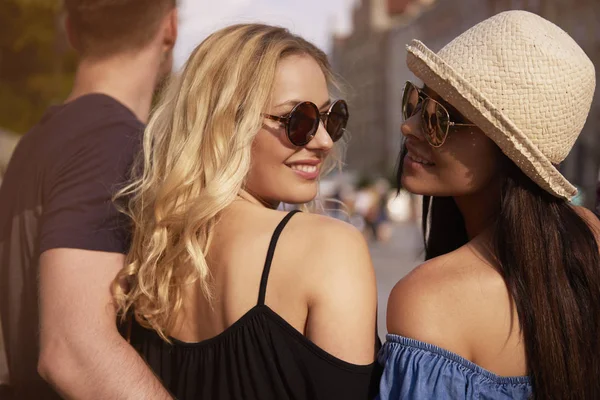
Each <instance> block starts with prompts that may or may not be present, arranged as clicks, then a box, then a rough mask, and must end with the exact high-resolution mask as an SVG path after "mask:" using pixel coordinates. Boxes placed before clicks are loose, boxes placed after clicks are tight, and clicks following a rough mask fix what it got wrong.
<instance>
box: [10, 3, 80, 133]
mask: <svg viewBox="0 0 600 400" xmlns="http://www.w3.org/2000/svg"><path fill="white" fill-rule="evenodd" d="M75 60H76V55H75V53H74V52H73V51H72V50H71V49H70V48H69V46H68V43H67V40H66V36H65V33H64V28H63V13H62V1H61V0H1V1H0V126H1V127H3V128H6V129H8V130H11V131H13V132H18V133H24V132H26V131H27V130H28V129H29V128H30V127H31V126H32V125H33V124H35V123H36V122H37V121H38V120H39V119H40V117H41V116H42V115H43V113H44V110H45V109H46V108H47V107H48V106H49V105H52V104H57V103H60V102H62V101H63V100H64V98H65V97H66V96H67V95H68V93H69V90H70V87H71V85H72V82H73V76H74V71H75V66H76V63H75Z"/></svg>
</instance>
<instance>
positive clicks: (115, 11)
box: [65, 0, 177, 57]
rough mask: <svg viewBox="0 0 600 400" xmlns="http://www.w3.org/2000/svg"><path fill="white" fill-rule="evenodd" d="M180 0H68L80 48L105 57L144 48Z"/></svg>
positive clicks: (67, 7)
mask: <svg viewBox="0 0 600 400" xmlns="http://www.w3.org/2000/svg"><path fill="white" fill-rule="evenodd" d="M176 6H177V0H65V9H66V11H67V14H68V16H69V20H70V23H71V27H72V29H73V34H74V35H75V37H76V40H77V45H78V46H77V47H78V48H77V50H78V51H79V52H80V53H81V54H82V55H83V56H94V57H104V56H110V55H113V54H118V53H121V52H124V51H128V50H137V49H141V48H142V47H144V46H145V45H147V44H148V43H149V42H150V41H151V40H152V38H154V36H155V35H156V33H157V32H158V29H159V26H160V22H161V21H162V19H163V17H164V16H165V15H166V14H167V13H168V12H169V11H171V10H172V9H173V8H174V7H176Z"/></svg>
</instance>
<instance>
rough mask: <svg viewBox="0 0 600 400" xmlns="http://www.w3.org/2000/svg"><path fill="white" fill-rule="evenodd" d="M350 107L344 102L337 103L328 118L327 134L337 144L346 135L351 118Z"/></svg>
mask: <svg viewBox="0 0 600 400" xmlns="http://www.w3.org/2000/svg"><path fill="white" fill-rule="evenodd" d="M349 116H350V115H349V113H348V105H347V104H346V102H345V101H344V100H338V101H336V102H335V103H334V104H333V106H332V107H331V110H330V111H329V116H328V117H327V127H326V128H327V132H328V133H329V136H331V140H333V141H334V142H337V141H338V140H340V139H341V137H342V136H343V135H344V130H345V129H346V124H347V123H348V118H349Z"/></svg>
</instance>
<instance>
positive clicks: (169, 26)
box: [163, 8, 179, 51]
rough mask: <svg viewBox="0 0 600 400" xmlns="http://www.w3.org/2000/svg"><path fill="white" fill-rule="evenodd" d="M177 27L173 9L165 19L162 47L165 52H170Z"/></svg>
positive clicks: (175, 39)
mask: <svg viewBox="0 0 600 400" xmlns="http://www.w3.org/2000/svg"><path fill="white" fill-rule="evenodd" d="M178 26H179V16H178V13H177V8H173V9H172V10H171V11H170V12H169V14H168V16H167V17H166V24H165V33H164V36H163V46H164V50H165V51H169V50H172V49H173V47H175V42H176V41H177V35H178Z"/></svg>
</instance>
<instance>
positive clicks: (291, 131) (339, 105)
mask: <svg viewBox="0 0 600 400" xmlns="http://www.w3.org/2000/svg"><path fill="white" fill-rule="evenodd" d="M263 116H264V117H266V118H269V119H272V120H274V121H278V122H281V123H282V124H284V125H285V132H286V134H287V137H288V139H289V141H290V142H291V143H292V144H293V145H294V146H299V147H300V146H305V145H307V144H308V143H309V142H310V141H311V140H312V139H313V138H314V137H315V135H316V134H317V130H318V129H319V124H320V122H321V121H323V124H324V125H325V129H326V130H327V133H329V136H330V137H331V140H332V141H334V142H337V141H338V140H340V139H341V138H342V136H343V135H344V132H345V131H346V124H347V123H348V118H349V117H350V114H349V113H348V105H347V104H346V102H345V101H344V100H336V101H334V102H333V103H332V104H331V106H329V109H328V110H327V111H326V112H324V113H321V112H319V107H317V106H316V105H315V104H314V103H312V102H310V101H303V102H302V103H298V104H296V105H295V106H294V108H292V111H290V112H289V113H288V114H286V115H283V116H277V115H270V114H263Z"/></svg>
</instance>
